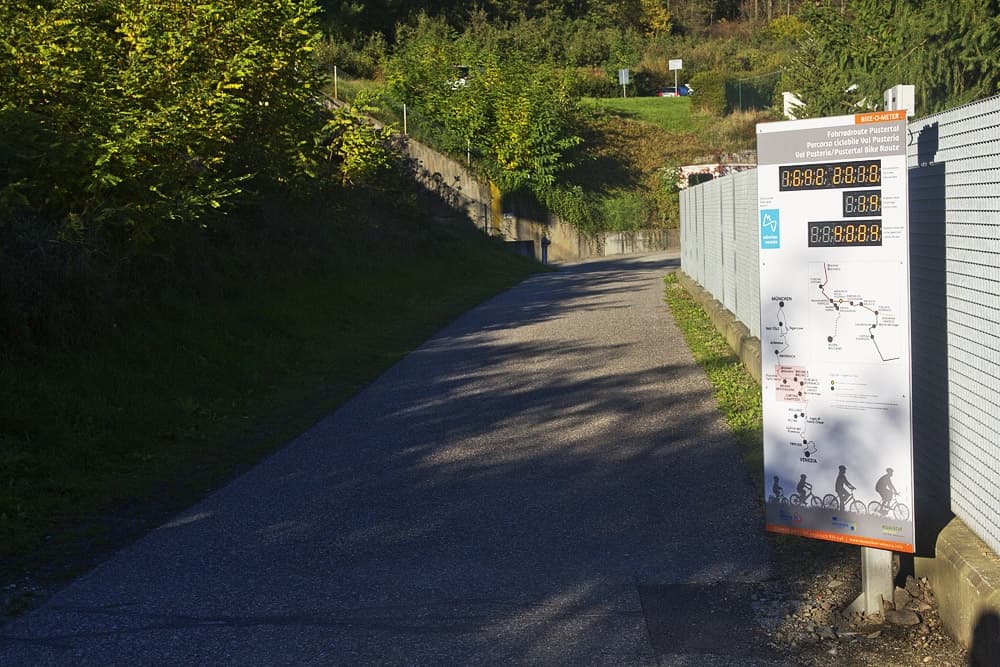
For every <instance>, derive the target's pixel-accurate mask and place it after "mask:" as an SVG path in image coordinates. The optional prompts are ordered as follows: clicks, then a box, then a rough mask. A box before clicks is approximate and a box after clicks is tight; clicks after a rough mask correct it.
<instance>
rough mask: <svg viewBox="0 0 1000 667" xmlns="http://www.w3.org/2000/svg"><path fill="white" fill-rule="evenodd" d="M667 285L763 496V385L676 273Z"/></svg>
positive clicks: (673, 309) (672, 303)
mask: <svg viewBox="0 0 1000 667" xmlns="http://www.w3.org/2000/svg"><path fill="white" fill-rule="evenodd" d="M666 286H667V287H666V300H667V304H668V305H669V306H670V311H671V313H673V316H674V320H675V321H676V322H677V325H678V326H679V327H680V329H681V332H682V333H683V334H684V339H685V341H687V344H688V347H689V348H691V353H692V355H693V356H694V358H695V361H697V362H698V364H700V365H701V366H702V368H704V369H705V374H706V375H707V376H708V379H709V381H710V382H711V383H712V387H713V388H714V395H715V400H716V402H717V403H718V405H719V409H720V410H721V411H722V414H723V416H724V417H725V419H726V423H727V424H728V425H729V428H730V429H731V430H732V431H733V434H734V435H735V436H736V439H737V441H738V442H739V445H740V453H741V454H742V456H743V461H744V463H745V464H746V466H747V470H748V471H749V473H750V476H751V477H752V478H753V480H754V483H755V484H756V485H757V490H758V494H757V495H758V497H759V498H763V497H764V459H763V429H762V425H761V424H762V422H761V417H762V413H761V396H760V385H759V384H757V382H756V380H754V379H753V377H751V375H750V373H749V372H747V370H746V368H745V367H744V366H743V363H742V362H741V361H740V358H739V357H738V356H737V355H736V353H734V352H733V349H732V348H731V347H729V344H728V343H727V342H726V340H725V338H723V337H722V336H721V335H720V334H719V332H718V331H717V330H716V329H715V326H714V325H713V324H712V321H711V320H710V319H709V317H708V314H707V313H705V311H704V309H703V308H702V307H701V306H700V305H699V304H698V302H696V301H695V300H694V299H693V298H692V297H691V295H690V294H688V293H687V291H686V290H685V289H684V288H683V287H681V285H680V284H679V283H678V282H677V278H676V276H675V275H674V274H670V275H669V276H668V277H667V279H666Z"/></svg>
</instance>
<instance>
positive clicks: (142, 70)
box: [0, 0, 321, 244]
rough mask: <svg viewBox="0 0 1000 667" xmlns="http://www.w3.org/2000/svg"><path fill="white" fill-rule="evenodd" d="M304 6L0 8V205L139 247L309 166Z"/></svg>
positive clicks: (172, 3)
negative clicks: (1, 157) (243, 193)
mask: <svg viewBox="0 0 1000 667" xmlns="http://www.w3.org/2000/svg"><path fill="white" fill-rule="evenodd" d="M315 11H316V10H315V7H314V5H313V4H312V2H311V1H310V0H306V1H304V2H298V1H295V0H279V1H276V2H269V3H264V4H259V3H251V4H246V3H241V2H238V1H237V0H218V1H217V2H215V3H213V4H210V5H205V4H192V3H189V2H184V1H182V0H132V1H130V2H125V1H124V0H103V1H95V2H82V1H80V0H55V1H54V2H52V3H50V4H49V6H47V7H46V6H41V5H33V6H25V5H23V4H22V3H11V2H4V3H3V4H0V26H2V27H0V31H2V33H0V37H2V39H3V41H4V43H5V45H6V48H5V49H3V50H0V122H2V124H3V130H4V131H3V133H2V134H0V137H2V138H0V142H2V145H0V154H2V155H5V156H6V160H5V162H4V163H3V165H2V171H0V205H3V206H4V207H5V209H6V211H8V214H9V212H11V211H12V210H30V211H32V212H34V213H35V214H40V215H41V216H43V217H45V218H47V219H50V220H52V221H55V222H58V223H59V224H60V226H61V233H62V235H63V237H64V238H67V239H68V238H81V237H87V238H92V237H94V236H101V235H106V234H111V235H112V236H115V237H120V238H125V239H128V240H129V241H131V242H137V243H140V244H141V243H146V242H149V241H150V240H151V239H153V238H155V237H156V236H157V235H158V234H159V233H160V232H161V229H162V228H163V227H164V226H165V225H169V224H171V223H174V222H186V223H190V222H197V221H199V220H202V219H203V218H204V217H205V215H206V213H207V212H209V211H212V210H214V209H219V208H222V207H225V206H226V205H227V202H229V201H230V200H232V199H233V198H234V197H236V196H237V195H238V194H239V193H240V192H241V191H243V190H244V189H245V188H247V187H256V186H258V185H263V184H266V183H275V182H282V183H289V182H292V181H294V180H295V179H296V178H298V176H299V175H302V174H306V173H308V172H310V171H311V170H313V169H314V168H315V164H316V163H315V157H316V154H315V152H314V146H313V143H314V142H313V136H312V133H313V131H314V130H315V129H317V128H318V127H319V125H320V123H321V121H319V119H318V117H317V113H316V106H315V103H314V102H313V99H312V98H313V95H314V77H313V68H312V66H311V60H310V54H309V52H310V50H311V49H312V46H313V44H314V43H315V40H316V37H315V35H314V26H313V23H312V21H313V14H314V13H315Z"/></svg>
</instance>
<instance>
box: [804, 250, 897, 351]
mask: <svg viewBox="0 0 1000 667" xmlns="http://www.w3.org/2000/svg"><path fill="white" fill-rule="evenodd" d="M894 268H895V267H894V265H893V264H892V263H885V262H883V263H878V262H876V263H872V262H856V263H846V264H845V263H836V264H834V263H829V262H814V263H811V264H810V266H809V270H810V273H809V274H810V283H811V284H812V285H815V287H816V288H817V289H816V292H814V294H813V296H812V298H811V299H810V301H811V302H812V304H813V305H815V306H816V307H817V308H818V309H819V310H820V311H821V314H817V315H816V316H815V318H814V319H813V320H812V321H813V322H815V323H816V324H817V325H818V326H820V327H823V326H824V323H825V327H826V336H825V337H823V338H822V343H823V344H822V345H820V346H818V348H817V349H816V350H814V354H815V356H816V357H817V358H821V357H826V358H827V359H829V360H830V361H836V360H837V359H838V358H843V356H839V355H845V354H846V355H849V356H850V358H852V359H858V360H863V359H864V356H865V350H868V351H869V352H871V354H872V357H871V361H882V362H887V361H895V360H897V359H899V356H900V350H899V347H900V344H899V322H898V318H897V313H898V312H899V305H898V304H899V298H900V296H899V294H898V293H892V292H894V291H895V290H894V289H893V288H894V287H895V284H894V283H892V282H891V281H890V282H886V281H885V280H884V278H883V277H884V276H885V275H887V274H888V273H889V272H891V271H892V270H893V269H894ZM862 348H864V349H862Z"/></svg>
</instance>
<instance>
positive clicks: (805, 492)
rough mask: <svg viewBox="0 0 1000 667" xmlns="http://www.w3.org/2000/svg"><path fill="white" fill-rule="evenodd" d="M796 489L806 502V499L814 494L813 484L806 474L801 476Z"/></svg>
mask: <svg viewBox="0 0 1000 667" xmlns="http://www.w3.org/2000/svg"><path fill="white" fill-rule="evenodd" d="M795 490H796V491H798V492H799V498H801V499H802V501H803V503H804V502H805V499H806V498H808V497H809V496H811V495H812V490H813V485H812V484H810V483H809V482H807V481H806V476H805V475H802V476H801V477H799V483H798V484H797V485H796V486H795Z"/></svg>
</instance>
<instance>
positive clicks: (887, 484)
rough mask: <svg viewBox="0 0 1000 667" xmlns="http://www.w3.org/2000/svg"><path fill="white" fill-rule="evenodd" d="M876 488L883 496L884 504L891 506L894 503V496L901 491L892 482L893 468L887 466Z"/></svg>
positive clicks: (876, 483)
mask: <svg viewBox="0 0 1000 667" xmlns="http://www.w3.org/2000/svg"><path fill="white" fill-rule="evenodd" d="M875 490H876V491H877V492H878V494H879V495H880V496H882V504H883V505H884V506H885V507H889V505H890V504H891V503H892V497H893V496H895V495H897V494H898V493H899V492H898V491H896V487H895V486H894V485H893V483H892V468H886V469H885V474H884V475H882V476H881V477H879V478H878V481H877V482H875Z"/></svg>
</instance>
